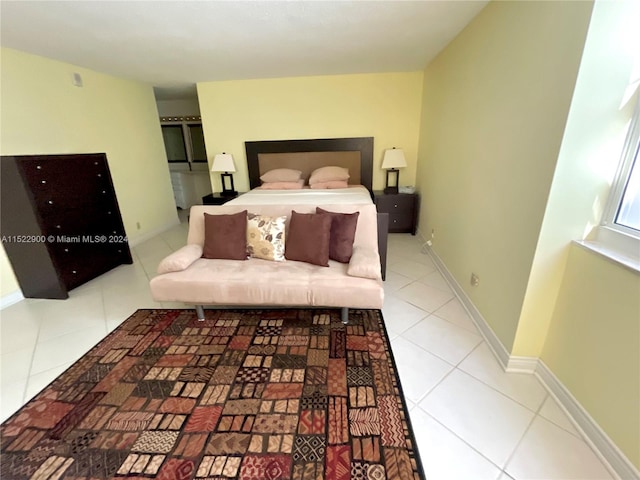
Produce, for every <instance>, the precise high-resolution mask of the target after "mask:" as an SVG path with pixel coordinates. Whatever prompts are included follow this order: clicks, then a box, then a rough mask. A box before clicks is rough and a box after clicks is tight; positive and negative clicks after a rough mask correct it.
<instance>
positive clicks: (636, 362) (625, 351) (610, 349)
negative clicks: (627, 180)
mask: <svg viewBox="0 0 640 480" xmlns="http://www.w3.org/2000/svg"><path fill="white" fill-rule="evenodd" d="M542 359H543V360H544V362H545V364H546V365H547V366H548V367H549V368H550V369H551V370H552V371H553V373H554V374H555V375H556V376H557V377H558V378H559V379H560V380H561V381H562V383H563V384H564V385H565V386H566V387H567V388H568V389H569V390H570V391H571V393H572V394H573V395H574V396H575V397H576V398H577V399H578V401H579V402H580V403H581V404H582V406H583V407H585V408H586V409H587V411H588V412H589V414H590V415H591V416H592V417H593V418H594V419H595V420H596V421H597V422H598V424H599V425H600V426H601V427H602V428H603V429H604V431H605V432H606V433H607V434H608V435H609V436H610V437H611V438H612V439H613V440H614V442H615V443H616V445H618V447H620V449H621V450H622V451H623V452H624V453H625V454H626V456H627V457H628V458H629V459H630V460H631V461H632V462H633V463H634V464H635V466H636V467H638V468H640V276H639V275H638V274H637V273H633V272H631V271H630V270H627V269H626V268H624V267H621V266H619V265H616V264H612V263H611V262H610V261H609V260H607V259H605V258H603V257H600V256H599V255H596V254H594V253H593V252H590V251H585V250H583V249H582V248H581V247H579V246H577V245H573V246H572V247H571V249H570V254H569V258H568V261H567V268H566V273H565V275H564V278H563V280H562V284H561V287H560V292H559V295H558V302H557V304H556V308H555V311H554V313H553V318H552V322H551V326H550V328H549V332H548V335H547V341H546V343H545V346H544V350H543V353H542Z"/></svg>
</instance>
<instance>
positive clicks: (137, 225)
mask: <svg viewBox="0 0 640 480" xmlns="http://www.w3.org/2000/svg"><path fill="white" fill-rule="evenodd" d="M136 228H137V229H138V230H140V222H136Z"/></svg>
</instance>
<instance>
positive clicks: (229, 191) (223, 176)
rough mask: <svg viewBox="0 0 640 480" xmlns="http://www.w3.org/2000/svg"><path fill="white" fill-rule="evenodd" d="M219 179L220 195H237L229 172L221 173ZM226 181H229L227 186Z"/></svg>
mask: <svg viewBox="0 0 640 480" xmlns="http://www.w3.org/2000/svg"><path fill="white" fill-rule="evenodd" d="M220 180H221V182H222V191H221V192H220V196H222V197H235V196H237V195H238V192H236V191H235V189H234V188H233V175H231V174H230V173H229V172H224V173H221V174H220ZM227 180H229V182H227ZM227 183H229V186H228V187H227Z"/></svg>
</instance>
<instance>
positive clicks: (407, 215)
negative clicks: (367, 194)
mask: <svg viewBox="0 0 640 480" xmlns="http://www.w3.org/2000/svg"><path fill="white" fill-rule="evenodd" d="M373 197H374V202H375V204H376V208H377V209H378V212H381V213H388V214H389V233H411V235H415V234H416V229H417V227H418V194H417V193H388V194H385V193H384V192H383V191H375V192H373Z"/></svg>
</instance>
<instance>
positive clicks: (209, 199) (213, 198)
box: [202, 192, 244, 205]
mask: <svg viewBox="0 0 640 480" xmlns="http://www.w3.org/2000/svg"><path fill="white" fill-rule="evenodd" d="M243 193H244V192H238V194H237V195H234V196H230V195H225V196H222V195H221V194H220V193H210V194H209V195H205V196H204V197H202V204H203V205H224V204H225V203H227V202H228V201H229V200H233V199H234V198H236V197H237V196H238V195H242V194H243Z"/></svg>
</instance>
